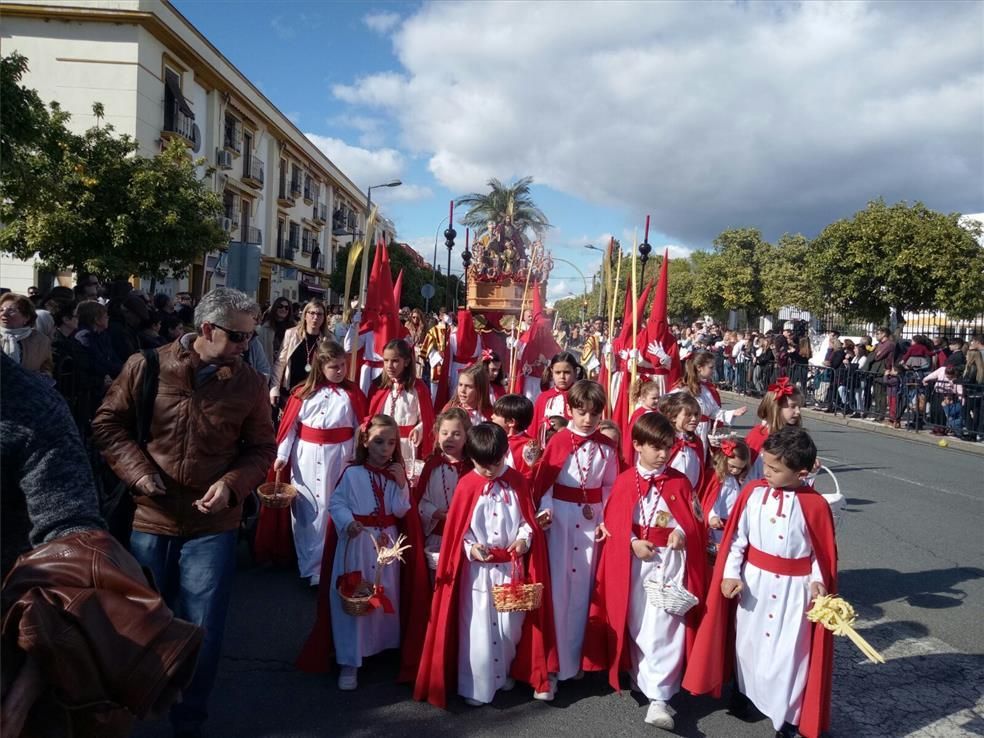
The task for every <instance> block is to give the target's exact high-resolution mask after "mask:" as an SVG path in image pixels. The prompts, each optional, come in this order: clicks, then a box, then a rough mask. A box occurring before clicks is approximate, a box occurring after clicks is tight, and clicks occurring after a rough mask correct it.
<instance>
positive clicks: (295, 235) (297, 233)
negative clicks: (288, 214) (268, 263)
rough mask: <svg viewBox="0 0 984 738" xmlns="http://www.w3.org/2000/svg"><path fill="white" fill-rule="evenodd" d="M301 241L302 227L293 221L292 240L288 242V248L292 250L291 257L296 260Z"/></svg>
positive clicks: (291, 227)
mask: <svg viewBox="0 0 984 738" xmlns="http://www.w3.org/2000/svg"><path fill="white" fill-rule="evenodd" d="M300 240H301V226H300V225H299V224H297V223H294V222H293V221H291V224H290V240H289V241H288V244H287V245H288V247H289V249H290V257H289V258H291V259H293V258H294V252H295V251H297V249H298V248H299V247H300V243H299V241H300Z"/></svg>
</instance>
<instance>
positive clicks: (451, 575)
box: [413, 468, 560, 707]
mask: <svg viewBox="0 0 984 738" xmlns="http://www.w3.org/2000/svg"><path fill="white" fill-rule="evenodd" d="M502 478H503V480H504V481H505V482H506V484H508V485H509V486H510V487H512V488H513V490H515V492H516V494H517V496H518V497H519V504H520V507H521V508H522V512H523V517H524V518H525V519H526V522H527V524H529V526H530V528H531V529H532V530H533V536H532V538H531V540H530V543H531V545H530V551H529V554H528V555H527V557H526V562H527V568H528V579H529V581H531V582H543V585H544V587H543V601H542V604H541V605H540V607H539V608H537V609H536V610H533V611H532V612H528V613H526V619H525V620H524V621H523V635H522V638H521V640H520V642H519V646H518V648H517V649H516V658H515V659H513V663H512V669H511V671H510V674H511V675H512V677H513V678H514V679H518V680H520V681H523V682H526V683H528V684H529V685H530V686H532V687H533V689H534V690H535V691H537V692H546V691H548V690H549V689H550V682H549V680H548V678H547V677H548V674H549V673H550V672H556V671H558V669H559V668H560V667H559V666H558V663H557V647H556V643H555V638H554V621H553V608H552V604H551V602H552V600H551V598H550V571H549V564H548V563H547V546H546V540H545V539H544V535H543V532H542V531H541V530H540V526H539V525H537V523H536V518H535V512H534V510H533V502H532V500H531V499H530V495H529V491H528V488H527V486H526V481H525V480H524V479H523V477H522V475H520V474H519V472H517V471H516V470H515V469H509V468H507V469H506V470H505V471H504V472H503V475H502ZM486 481H487V480H486V479H485V478H484V477H481V476H479V475H478V474H476V473H474V472H470V473H469V474H466V475H465V476H464V477H462V478H461V480H460V481H459V482H458V487H457V489H455V492H454V498H453V499H452V500H451V509H450V510H449V511H448V518H447V523H446V524H445V526H444V538H443V540H442V542H441V556H440V560H439V562H438V565H437V574H436V578H435V587H434V599H433V601H432V603H431V616H430V623H429V624H428V626H427V639H426V640H425V641H424V650H423V653H422V655H421V658H420V669H419V670H418V671H417V682H416V684H415V686H414V690H413V697H414V699H417V700H426V701H427V702H430V703H431V704H432V705H434V706H436V707H446V706H447V697H448V690H449V689H457V686H458V607H459V606H458V597H459V595H460V594H461V589H462V586H463V583H462V581H461V580H462V576H463V573H464V572H465V571H466V569H467V565H468V564H469V562H468V560H467V558H466V557H465V555H464V538H465V534H466V533H467V532H468V529H469V528H470V527H471V520H472V515H473V514H474V511H475V503H476V502H477V501H478V498H479V497H480V496H481V494H482V490H483V489H484V487H485V483H486Z"/></svg>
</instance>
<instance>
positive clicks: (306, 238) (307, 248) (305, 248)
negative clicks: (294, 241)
mask: <svg viewBox="0 0 984 738" xmlns="http://www.w3.org/2000/svg"><path fill="white" fill-rule="evenodd" d="M313 242H314V239H313V238H311V236H310V234H307V233H305V234H303V235H302V236H301V253H302V254H310V253H311V252H312V251H313V250H314V243H313Z"/></svg>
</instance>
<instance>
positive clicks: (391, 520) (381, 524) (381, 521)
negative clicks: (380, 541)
mask: <svg viewBox="0 0 984 738" xmlns="http://www.w3.org/2000/svg"><path fill="white" fill-rule="evenodd" d="M352 518H353V519H354V520H355V521H356V522H357V523H362V524H363V525H366V526H369V527H370V528H387V527H389V526H391V525H396V524H397V522H398V521H397V519H396V516H395V515H353V516H352Z"/></svg>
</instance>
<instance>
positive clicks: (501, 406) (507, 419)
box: [492, 395, 542, 484]
mask: <svg viewBox="0 0 984 738" xmlns="http://www.w3.org/2000/svg"><path fill="white" fill-rule="evenodd" d="M492 422H493V423H495V424H496V425H497V426H499V427H500V428H502V429H503V430H504V431H505V432H506V435H507V436H508V439H509V453H507V454H506V465H507V466H510V467H512V468H513V469H515V470H516V471H518V472H519V473H520V474H522V475H523V477H524V478H525V479H526V481H527V482H529V483H530V484H532V483H533V465H534V464H536V462H537V461H538V460H539V459H540V454H541V453H542V449H541V448H540V446H539V444H538V443H537V442H536V441H535V440H533V437H532V436H530V435H529V434H528V433H527V432H526V429H527V428H529V427H530V423H532V422H533V403H532V402H531V401H530V399H529V398H528V397H525V396H524V395H503V396H502V397H500V398H499V399H498V400H496V401H495V405H493V406H492Z"/></svg>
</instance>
